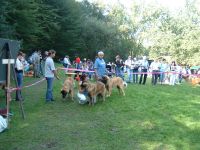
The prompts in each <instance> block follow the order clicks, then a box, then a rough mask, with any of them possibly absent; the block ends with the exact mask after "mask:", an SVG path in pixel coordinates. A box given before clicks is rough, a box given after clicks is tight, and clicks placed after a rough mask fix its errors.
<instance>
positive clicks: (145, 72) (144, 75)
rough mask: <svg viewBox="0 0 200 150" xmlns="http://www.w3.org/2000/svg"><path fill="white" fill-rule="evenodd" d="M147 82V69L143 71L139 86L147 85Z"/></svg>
mask: <svg viewBox="0 0 200 150" xmlns="http://www.w3.org/2000/svg"><path fill="white" fill-rule="evenodd" d="M146 80H147V69H142V72H141V75H140V81H139V84H141V83H142V84H145V83H146Z"/></svg>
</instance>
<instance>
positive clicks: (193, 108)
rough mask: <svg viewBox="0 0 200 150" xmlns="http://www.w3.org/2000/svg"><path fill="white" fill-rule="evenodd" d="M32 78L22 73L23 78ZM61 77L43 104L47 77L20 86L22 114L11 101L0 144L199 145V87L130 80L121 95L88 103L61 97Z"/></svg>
mask: <svg viewBox="0 0 200 150" xmlns="http://www.w3.org/2000/svg"><path fill="white" fill-rule="evenodd" d="M34 80H35V79H32V78H31V79H30V78H26V79H25V84H28V83H30V82H34ZM63 80H64V77H62V79H61V81H63ZM61 81H58V80H55V84H54V96H55V99H56V101H55V102H54V103H51V104H45V99H44V96H45V90H46V82H43V83H41V84H39V85H37V86H34V87H31V88H27V89H24V90H23V95H24V97H25V103H24V110H25V114H26V119H25V120H22V117H21V114H20V111H19V105H18V103H17V102H15V101H12V102H11V110H12V112H13V113H14V116H13V117H12V120H11V122H10V129H9V130H6V131H5V132H3V133H1V134H0V149H2V150H35V149H52V150H110V149H114V150H122V149H126V150H134V149H136V150H137V149H138V150H180V149H181V150H198V149H200V142H199V139H200V88H199V87H192V86H190V85H188V84H183V85H178V86H174V87H172V86H167V85H166V86H161V85H158V86H151V85H150V83H147V85H145V86H144V85H133V84H132V85H130V84H129V85H128V88H127V89H126V90H125V91H126V96H125V97H122V96H120V95H119V94H118V92H117V90H116V89H115V90H114V91H113V95H112V96H111V97H109V98H107V99H106V101H105V102H102V101H99V102H98V103H97V104H96V105H95V106H94V107H89V106H88V105H79V104H78V103H77V102H72V101H70V100H69V101H62V98H61V95H60V88H61ZM0 98H1V99H2V91H1V93H0Z"/></svg>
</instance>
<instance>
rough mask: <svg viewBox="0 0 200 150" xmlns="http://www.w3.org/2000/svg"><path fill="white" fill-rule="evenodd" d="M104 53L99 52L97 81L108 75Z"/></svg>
mask: <svg viewBox="0 0 200 150" xmlns="http://www.w3.org/2000/svg"><path fill="white" fill-rule="evenodd" d="M103 57H104V53H103V52H102V51H100V52H98V57H97V58H96V60H95V64H94V70H95V74H96V78H97V79H101V78H102V77H103V76H104V75H106V74H107V70H106V63H105V61H104V59H103Z"/></svg>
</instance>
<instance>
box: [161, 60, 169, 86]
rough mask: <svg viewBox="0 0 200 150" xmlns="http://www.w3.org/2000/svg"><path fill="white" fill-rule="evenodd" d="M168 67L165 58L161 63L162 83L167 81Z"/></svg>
mask: <svg viewBox="0 0 200 150" xmlns="http://www.w3.org/2000/svg"><path fill="white" fill-rule="evenodd" d="M167 69H168V65H167V62H166V59H164V58H163V60H162V62H161V65H160V82H161V84H163V83H164V82H165V79H166V72H167Z"/></svg>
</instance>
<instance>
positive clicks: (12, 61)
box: [2, 59, 15, 64]
mask: <svg viewBox="0 0 200 150" xmlns="http://www.w3.org/2000/svg"><path fill="white" fill-rule="evenodd" d="M9 61H10V64H14V63H15V60H14V59H2V64H8V62H9Z"/></svg>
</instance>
